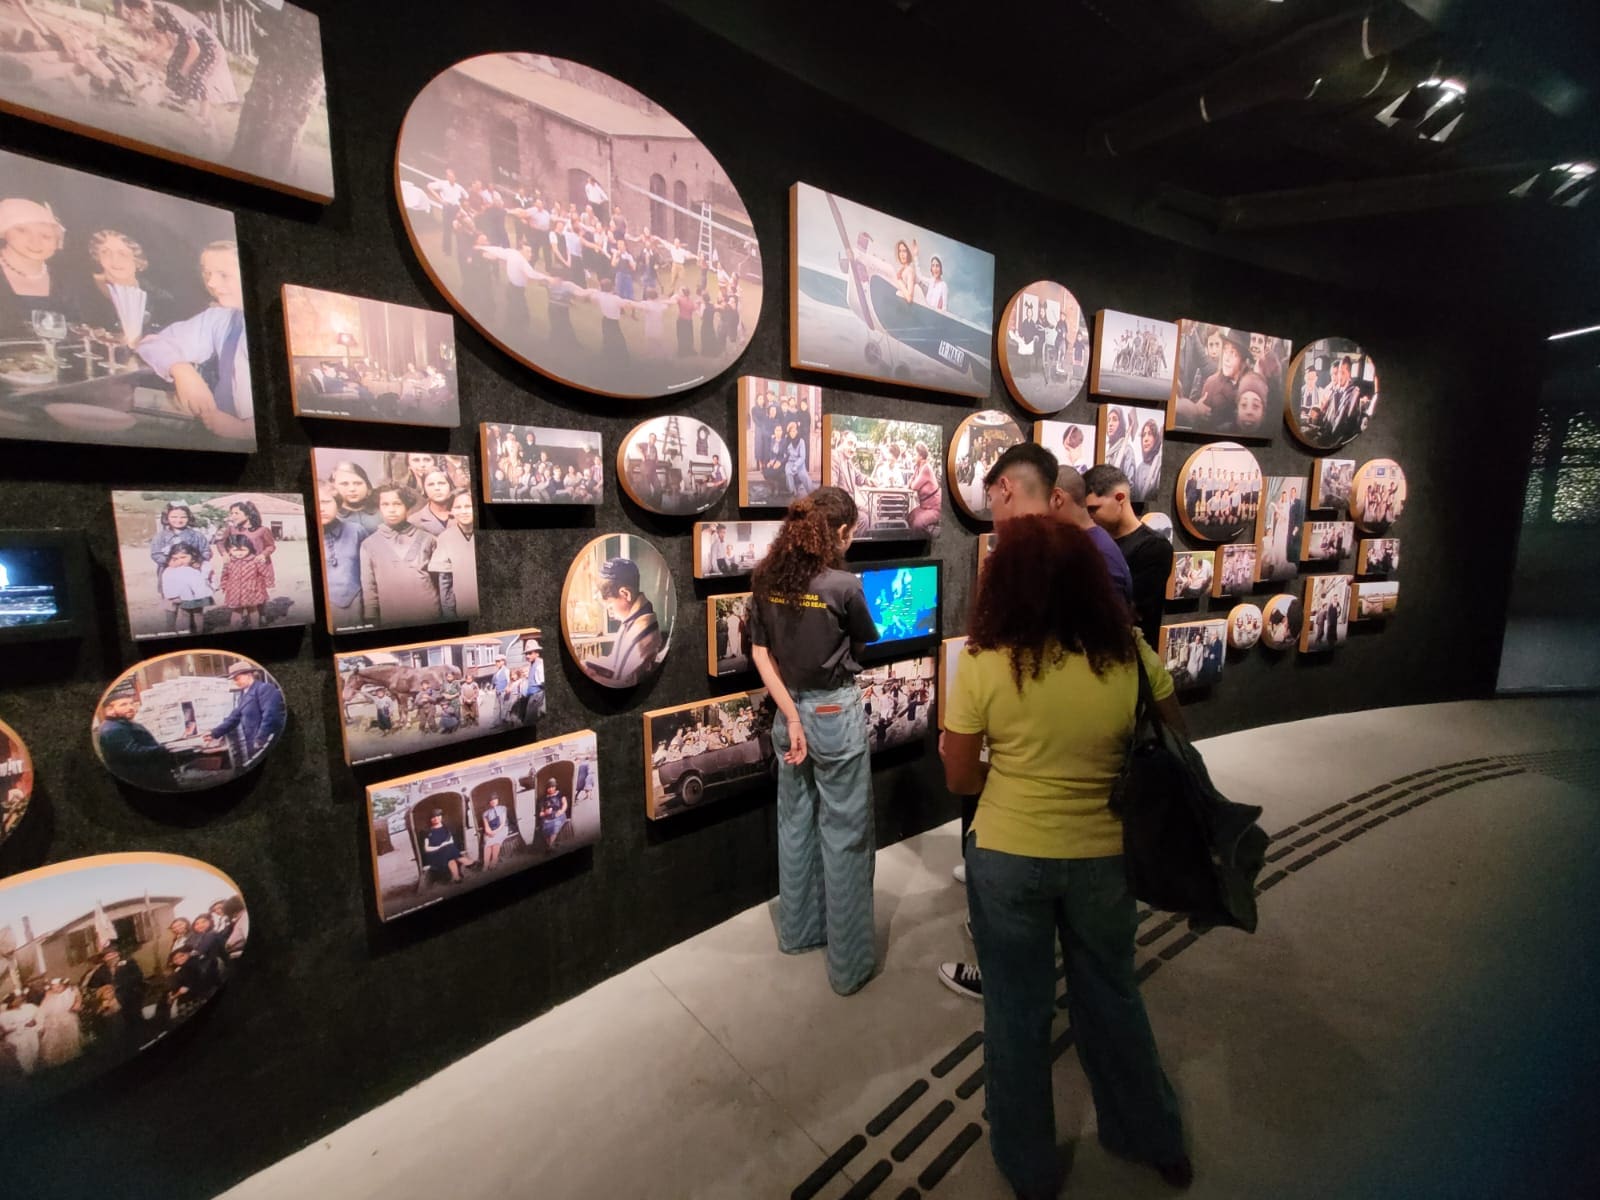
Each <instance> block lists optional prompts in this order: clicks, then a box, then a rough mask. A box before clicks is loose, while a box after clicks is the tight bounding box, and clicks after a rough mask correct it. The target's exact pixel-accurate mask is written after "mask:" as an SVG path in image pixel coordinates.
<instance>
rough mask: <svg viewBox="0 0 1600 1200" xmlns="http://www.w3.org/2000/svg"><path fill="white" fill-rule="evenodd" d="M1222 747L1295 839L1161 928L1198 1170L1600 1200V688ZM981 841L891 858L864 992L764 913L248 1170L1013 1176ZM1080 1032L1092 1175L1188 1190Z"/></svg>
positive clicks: (636, 1182)
mask: <svg viewBox="0 0 1600 1200" xmlns="http://www.w3.org/2000/svg"><path fill="white" fill-rule="evenodd" d="M1202 749H1203V750H1204V752H1205V755H1206V759H1207V762H1208V763H1209V764H1210V766H1211V770H1212V774H1213V776H1214V778H1215V780H1216V782H1217V783H1218V785H1219V786H1220V787H1221V788H1222V789H1223V791H1224V792H1226V793H1228V794H1229V795H1231V796H1232V797H1233V798H1235V799H1238V800H1243V801H1247V802H1250V803H1255V804H1260V805H1261V806H1262V807H1263V808H1264V809H1265V815H1264V816H1263V818H1262V823H1263V825H1264V826H1265V827H1266V829H1267V830H1268V832H1269V833H1272V834H1274V835H1276V836H1275V839H1274V842H1273V846H1272V849H1271V851H1270V852H1269V853H1270V854H1271V856H1272V860H1271V861H1270V862H1269V863H1268V867H1267V870H1266V871H1265V872H1264V873H1263V875H1262V884H1263V885H1264V888H1265V890H1264V891H1263V893H1262V896H1261V914H1262V919H1261V928H1260V930H1259V931H1258V932H1257V933H1255V934H1254V935H1251V936H1246V935H1243V934H1240V933H1237V932H1234V931H1216V932H1212V933H1209V934H1206V935H1205V936H1203V937H1200V938H1193V937H1191V936H1190V935H1189V934H1187V932H1186V931H1185V930H1184V929H1183V928H1182V927H1181V926H1177V925H1176V924H1175V923H1170V922H1168V920H1167V919H1166V918H1165V917H1164V916H1162V915H1160V914H1153V915H1151V916H1150V917H1149V918H1148V919H1146V920H1145V921H1144V923H1143V924H1142V925H1141V927H1140V935H1139V937H1140V942H1141V945H1140V946H1139V949H1138V956H1139V960H1140V962H1141V963H1142V964H1143V966H1144V970H1145V971H1146V972H1147V978H1146V982H1145V984H1144V992H1145V996H1146V1002H1147V1004H1148V1006H1149V1009H1150V1013H1151V1019H1152V1021H1153V1023H1154V1025H1155V1029H1156V1035H1157V1039H1158V1041H1159V1042H1160V1045H1161V1049H1162V1054H1163V1058H1164V1060H1165V1063H1166V1066H1167V1070H1168V1073H1169V1075H1170V1076H1171V1077H1172V1080H1173V1083H1174V1085H1175V1087H1176V1088H1177V1090H1178V1093H1179V1096H1180V1099H1181V1102H1182V1104H1183V1109H1184V1114H1185V1119H1186V1121H1187V1126H1188V1135H1189V1138H1190V1141H1191V1146H1192V1155H1193V1159H1194V1163H1195V1172H1196V1178H1195V1184H1194V1187H1193V1189H1192V1191H1191V1192H1190V1193H1189V1194H1190V1195H1192V1196H1195V1197H1218V1198H1224V1197H1225V1198H1228V1200H1241V1198H1246V1197H1263V1198H1267V1197H1272V1198H1278V1197H1349V1198H1351V1200H1357V1198H1361V1200H1366V1198H1370V1197H1407V1198H1410V1197H1422V1196H1439V1197H1478V1196H1482V1197H1510V1196H1524V1195H1526V1196H1539V1197H1547V1198H1548V1197H1566V1196H1574V1197H1576V1196H1592V1195H1596V1194H1600V1191H1594V1190H1589V1189H1590V1188H1592V1187H1593V1186H1594V1184H1595V1180H1596V1178H1600V1176H1597V1175H1596V1174H1595V1172H1596V1171H1600V1154H1597V1152H1596V1150H1595V1146H1594V1141H1593V1137H1592V1129H1593V1127H1594V1118H1595V1116H1596V1109H1595V1103H1596V1102H1595V1099H1594V1095H1593V1094H1594V1092H1595V1090H1596V1088H1595V1085H1596V1083H1597V1082H1600V987H1597V982H1600V954H1597V953H1596V951H1597V950H1600V936H1597V934H1600V859H1597V855H1596V846H1597V845H1600V701H1596V700H1593V699H1544V700H1532V699H1527V700H1524V699H1516V700H1511V699H1503V700H1498V701H1485V702H1481V703H1464V704H1451V705H1436V706H1428V707H1422V708H1404V709H1387V710H1380V711H1372V712H1365V713H1357V714H1351V715H1346V716H1337V717H1329V718H1323V719H1319V720H1315V721H1303V722H1297V723H1294V724H1288V725H1280V726H1276V727H1271V728H1266V729H1258V730H1253V731H1250V732H1247V733H1240V734H1233V735H1229V736H1227V737H1221V738H1214V739H1210V740H1209V741H1207V742H1204V743H1202ZM956 857H957V831H956V828H955V827H954V826H953V825H952V826H949V827H945V828H941V829H938V830H934V831H932V832H930V833H928V834H925V835H923V836H921V837H917V838H913V839H911V840H909V841H907V842H904V843H901V844H900V845H897V846H893V847H890V848H888V849H886V850H884V851H882V852H881V853H880V855H879V864H878V881H877V921H878V935H879V943H880V951H881V953H882V962H883V968H882V972H881V974H880V975H879V976H878V977H877V978H876V979H874V980H873V982H872V983H870V984H869V985H868V986H867V987H866V988H865V989H864V990H863V991H862V992H860V993H858V994H857V995H855V996H852V997H850V998H847V999H841V998H839V997H837V996H835V995H834V994H833V993H832V992H831V991H830V990H829V988H828V985H827V981H826V979H825V977H824V972H823V964H822V961H821V959H820V958H819V957H818V956H816V955H806V956H800V957H786V956H784V955H782V954H779V953H778V952H777V950H776V948H775V946H774V939H773V932H772V918H771V914H770V911H769V909H768V907H766V906H763V907H761V908H757V909H753V910H751V911H749V912H745V913H742V914H740V915H739V916H737V917H735V918H733V919H732V920H730V921H727V922H726V923H724V924H722V925H720V926H718V927H716V928H714V929H711V930H708V931H706V932H705V933H703V934H701V935H700V936H698V937H696V938H693V939H691V940H689V941H687V942H685V943H683V944H682V945H679V946H676V947H674V948H673V949H671V950H668V951H666V952H665V953H663V954H660V955H658V956H657V957H655V958H653V959H651V960H649V961H648V962H645V963H642V964H640V965H639V966H637V967H634V968H633V969H631V970H629V971H626V972H624V973H623V974H621V975H619V976H617V977H615V978H613V979H611V980H608V981H607V982H606V983H604V984H602V985H601V986H599V987H597V988H595V989H593V990H592V991H590V992H587V993H585V994H584V995H581V996H579V997H577V998H576V999H574V1000H572V1001H571V1002H569V1003H567V1004H564V1005H562V1006H561V1007H559V1008H557V1009H555V1010H553V1011H552V1012H549V1013H547V1014H545V1015H544V1016H542V1017H540V1018H538V1019H537V1020H534V1021H531V1022H529V1023H528V1024H527V1025H525V1026H523V1027H522V1028H521V1029H518V1030H516V1031H514V1032H512V1033H510V1034H507V1035H506V1036H504V1037H502V1038H499V1039H498V1040H496V1041H494V1042H493V1043H491V1044H489V1045H487V1046H485V1047H483V1048H482V1049H481V1050H479V1051H477V1052H476V1053H474V1054H472V1055H471V1056H469V1057H468V1058H465V1059H463V1060H462V1061H460V1062H458V1063H456V1064H455V1065H454V1066H452V1067H450V1068H448V1069H447V1070H445V1071H442V1072H440V1073H439V1074H438V1075H436V1076H434V1077H433V1078H431V1079H429V1080H427V1081H426V1082H424V1083H422V1084H421V1085H420V1086H418V1087H416V1088H413V1089H412V1090H411V1091H409V1092H406V1093H405V1094H404V1095H402V1096H400V1097H398V1098H397V1099H395V1100H393V1101H392V1102H390V1103H388V1104H386V1105H384V1106H382V1107H381V1108H379V1109H376V1110H374V1111H373V1112H370V1113H368V1114H367V1115H366V1116H364V1117H362V1118H360V1119H359V1120H356V1121H353V1122H351V1123H350V1124H349V1125H346V1126H345V1127H343V1128H341V1129H336V1130H330V1131H329V1132H328V1134H327V1136H326V1137H324V1138H323V1139H321V1140H319V1141H318V1142H316V1143H315V1144H313V1145H311V1146H308V1147H307V1148H305V1149H304V1150H302V1151H301V1152H299V1153H297V1154H295V1155H293V1156H291V1157H290V1158H288V1159H285V1160H284V1161H282V1162H280V1163H278V1164H277V1165H275V1166H273V1167H271V1168H269V1169H268V1170H266V1171H263V1172H261V1173H260V1174H258V1175H256V1176H254V1177H253V1178H251V1179H248V1180H246V1181H245V1182H244V1183H242V1184H240V1185H239V1186H238V1187H236V1188H235V1189H233V1190H232V1191H230V1192H228V1193H227V1195H228V1197H229V1198H230V1200H280V1198H282V1197H295V1196H306V1197H310V1196H328V1197H339V1198H340V1200H356V1198H359V1197H384V1198H386V1200H394V1198H396V1197H413V1196H416V1197H424V1196H443V1197H450V1198H452V1200H477V1198H479V1197H504V1196H529V1197H539V1198H541V1200H542V1198H545V1197H550V1198H567V1197H573V1198H587V1197H627V1198H634V1197H672V1198H677V1197H685V1198H693V1200H710V1198H714V1197H715V1198H724V1197H725V1198H727V1200H759V1198H763V1197H774V1198H782V1197H790V1196H793V1197H796V1198H797V1200H804V1198H805V1197H808V1196H816V1197H818V1198H819V1200H840V1198H842V1197H860V1196H866V1195H873V1196H879V1197H884V1198H886V1200H909V1198H910V1197H917V1196H931V1197H937V1198H940V1200H944V1198H949V1200H961V1198H968V1197H972V1198H975V1197H1005V1196H1008V1195H1009V1192H1008V1191H1007V1190H1006V1189H1005V1187H1004V1186H1003V1184H1002V1182H1001V1180H1000V1177H999V1175H998V1173H997V1172H996V1170H995V1167H994V1164H993V1161H992V1160H991V1158H990V1157H989V1153H988V1146H987V1141H986V1140H985V1138H984V1136H983V1115H982V1113H983V1090H982V1087H981V1085H980V1084H981V1080H980V1077H979V1076H978V1075H977V1072H978V1070H979V1068H980V1067H981V1065H982V1051H981V1045H980V1042H981V1039H980V1037H979V1033H980V1030H981V1027H982V1011H981V1008H980V1006H979V1005H977V1004H975V1003H973V1002H971V1001H969V1000H966V999H963V998H961V997H959V996H956V995H953V994H952V993H951V992H949V991H947V990H946V989H945V988H943V987H941V986H940V985H939V983H938V981H937V980H936V979H935V976H934V970H935V967H936V965H937V964H938V963H939V962H940V961H941V960H943V959H951V958H958V957H963V956H966V955H967V954H969V952H970V947H969V946H968V945H967V943H966V942H965V935H964V933H963V931H962V917H963V915H964V909H965V900H964V896H963V892H962V889H961V887H960V886H959V885H957V884H954V883H953V882H952V881H951V877H950V868H951V867H952V866H953V865H954V863H955V862H956ZM1066 1031H1067V1026H1066V1022H1065V1017H1064V1015H1063V1016H1062V1017H1060V1018H1059V1019H1058V1022H1057V1033H1058V1035H1065V1033H1066ZM1057 1044H1058V1048H1059V1051H1060V1057H1059V1058H1058V1061H1057V1067H1056V1075H1055V1077H1056V1095H1057V1120H1058V1124H1059V1127H1060V1132H1061V1137H1062V1141H1063V1145H1064V1146H1067V1147H1069V1152H1070V1153H1072V1155H1073V1164H1072V1173H1071V1177H1070V1179H1069V1181H1068V1186H1067V1192H1066V1195H1068V1196H1074V1197H1113V1196H1115V1197H1135V1198H1137V1197H1147V1196H1148V1197H1159V1196H1165V1195H1170V1194H1174V1193H1172V1192H1171V1191H1170V1189H1168V1188H1167V1187H1166V1186H1165V1185H1164V1184H1163V1183H1162V1182H1161V1180H1160V1179H1159V1178H1158V1177H1157V1176H1156V1175H1155V1173H1154V1172H1152V1171H1149V1170H1146V1169H1144V1168H1140V1167H1137V1166H1133V1165H1129V1164H1127V1163H1123V1162H1121V1161H1118V1160H1116V1159H1113V1158H1111V1157H1109V1156H1108V1155H1107V1154H1106V1153H1105V1152H1104V1151H1103V1150H1101V1149H1100V1147H1099V1144H1098V1142H1097V1141H1096V1140H1095V1138H1094V1133H1093V1131H1094V1111H1093V1107H1092V1105H1091V1104H1090V1103H1089V1100H1088V1095H1087V1091H1086V1088H1085V1086H1084V1083H1083V1077H1082V1074H1081V1072H1080V1070H1079V1068H1078V1065H1077V1062H1076V1059H1075V1057H1074V1055H1073V1053H1072V1051H1071V1050H1070V1048H1069V1046H1068V1040H1067V1039H1066V1038H1065V1037H1064V1036H1061V1037H1059V1038H1058V1043H1057ZM508 1113H514V1114H516V1119H515V1120H512V1121H507V1120H505V1119H504V1118H505V1115H506V1114H508ZM419 1129H429V1130H432V1131H435V1132H436V1133H437V1131H441V1130H448V1134H447V1135H445V1136H434V1135H430V1136H427V1137H417V1136H416V1131H417V1130H419Z"/></svg>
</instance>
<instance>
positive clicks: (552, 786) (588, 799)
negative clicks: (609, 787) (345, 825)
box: [367, 729, 600, 921]
mask: <svg viewBox="0 0 1600 1200" xmlns="http://www.w3.org/2000/svg"><path fill="white" fill-rule="evenodd" d="M367 816H368V820H369V827H370V831H371V847H372V879H373V887H374V891H375V893H376V895H377V899H378V919H379V920H381V921H393V920H394V919H395V918H397V917H403V916H405V915H406V914H407V913H413V912H416V911H418V910H419V909H423V908H428V907H429V906H430V905H434V904H438V903H439V902H440V901H441V900H448V899H450V898H451V897H453V896H460V895H463V894H465V893H466V892H470V891H476V890H477V889H478V888H480V887H482V886H483V885H484V884H486V883H490V882H493V881H494V880H495V879H498V878H501V877H503V876H506V875H514V874H516V873H518V872H521V871H526V870H528V869H529V868H531V867H537V866H539V865H541V864H542V863H546V862H549V861H550V860H551V859H552V858H557V857H559V856H560V855H563V854H570V853H572V851H574V850H577V849H580V848H582V847H584V846H589V845H592V844H593V843H595V842H596V841H598V840H599V839H600V763H599V756H598V753H597V751H596V746H595V735H594V731H593V730H590V729H580V730H578V731H577V732H576V733H569V734H565V735H563V736H562V737H556V738H548V739H546V740H545V741H542V742H534V743H533V744H532V745H531V746H518V747H516V748H515V749H513V750H502V751H498V752H497V753H494V754H485V755H483V756H482V757H481V758H469V759H467V760H466V761H465V762H459V763H453V764H451V765H450V766H448V767H439V768H436V769H435V770H432V771H421V772H418V773H417V774H415V775H406V776H402V777H401V778H399V779H390V780H386V781H385V782H383V783H374V784H371V785H370V786H369V787H368V788H367Z"/></svg>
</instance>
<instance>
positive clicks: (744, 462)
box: [739, 375, 822, 508]
mask: <svg viewBox="0 0 1600 1200" xmlns="http://www.w3.org/2000/svg"><path fill="white" fill-rule="evenodd" d="M821 482H822V389H821V388H820V387H818V386H817V385H816V384H812V383H785V382H784V381H782V380H779V379H762V378H760V377H759V376H755V375H741V376H739V503H740V504H741V505H744V506H746V507H749V508H787V507H788V506H789V503H790V502H791V501H794V500H798V499H799V498H800V497H801V496H808V495H810V494H811V493H812V492H813V491H814V490H815V489H816V488H817V486H818V485H819V484H820V483H821Z"/></svg>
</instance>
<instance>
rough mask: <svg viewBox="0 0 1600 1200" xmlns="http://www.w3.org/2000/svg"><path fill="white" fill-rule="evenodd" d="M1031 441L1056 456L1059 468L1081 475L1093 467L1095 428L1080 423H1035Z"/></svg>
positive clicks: (1090, 424)
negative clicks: (1071, 470) (1066, 468)
mask: <svg viewBox="0 0 1600 1200" xmlns="http://www.w3.org/2000/svg"><path fill="white" fill-rule="evenodd" d="M1033 440H1034V441H1036V442H1038V443H1039V445H1041V446H1043V447H1044V448H1045V449H1046V450H1048V451H1050V453H1051V454H1054V455H1055V456H1056V463H1057V464H1058V465H1059V466H1063V467H1071V468H1072V469H1073V470H1074V471H1077V472H1078V473H1079V474H1082V473H1083V472H1084V471H1087V470H1088V469H1089V468H1090V467H1092V466H1094V452H1095V426H1094V425H1093V424H1092V423H1085V422H1082V421H1035V422H1034V423H1033Z"/></svg>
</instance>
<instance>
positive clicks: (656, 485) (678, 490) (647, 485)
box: [617, 416, 733, 516]
mask: <svg viewBox="0 0 1600 1200" xmlns="http://www.w3.org/2000/svg"><path fill="white" fill-rule="evenodd" d="M732 475H733V455H732V454H730V453H728V446H727V443H726V442H724V441H723V440H722V435H721V434H719V433H718V432H717V431H716V430H715V429H713V428H711V426H709V425H707V424H706V423H705V422H704V421H698V420H696V419H695V418H694V417H680V416H670V417H653V418H652V419H650V420H648V421H644V422H642V423H640V424H638V425H635V426H634V427H633V429H632V430H630V431H629V433H628V436H627V437H625V438H623V439H622V444H621V445H620V446H618V447H617V478H618V479H619V480H620V481H621V482H622V490H623V491H625V492H627V493H628V499H630V500H632V501H633V502H634V503H635V504H637V505H638V506H639V507H640V508H643V509H646V510H648V511H649V512H653V513H662V514H664V515H666V516H683V515H686V514H688V513H697V512H705V510H706V509H708V508H710V507H711V506H712V505H714V504H716V503H717V501H719V500H721V499H722V495H723V493H724V492H726V491H727V490H728V482H729V480H730V479H731V478H732Z"/></svg>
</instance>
